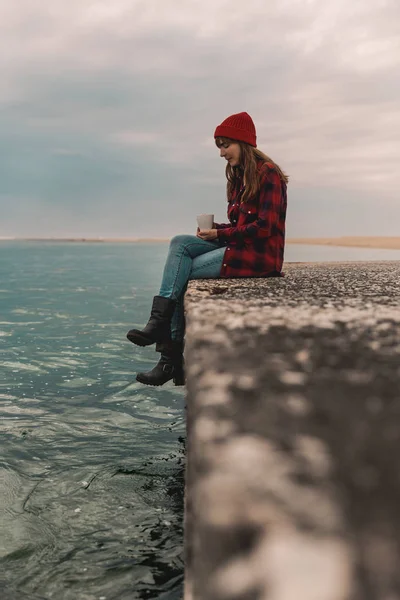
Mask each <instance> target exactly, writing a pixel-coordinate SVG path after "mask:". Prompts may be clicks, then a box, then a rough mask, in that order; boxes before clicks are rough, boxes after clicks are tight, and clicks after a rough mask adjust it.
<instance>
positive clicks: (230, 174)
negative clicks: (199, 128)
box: [215, 137, 289, 202]
mask: <svg viewBox="0 0 400 600" xmlns="http://www.w3.org/2000/svg"><path fill="white" fill-rule="evenodd" d="M232 142H235V143H237V144H239V146H240V165H239V166H238V167H232V166H231V165H230V164H229V163H228V164H227V165H226V169H225V174H226V179H227V186H226V187H227V190H226V191H227V195H228V199H229V197H230V196H231V194H232V192H233V190H234V189H235V186H236V183H237V181H238V179H239V173H238V170H239V169H241V170H242V171H243V175H244V180H245V182H246V188H245V191H244V193H243V196H242V198H241V202H247V201H248V200H249V199H250V198H253V197H254V196H255V195H256V194H257V193H258V192H259V190H260V176H259V173H258V170H257V161H259V160H262V161H263V162H266V163H269V164H270V165H272V167H273V168H274V169H275V171H276V172H277V173H278V175H279V178H280V180H281V181H282V182H283V183H284V184H285V185H287V183H288V181H289V177H288V175H287V174H286V173H285V172H284V171H282V169H281V168H280V167H279V166H278V165H277V164H276V163H275V162H274V161H273V160H272V159H271V158H270V157H269V156H267V155H266V154H264V152H261V150H258V148H254V146H251V145H250V144H246V143H245V142H240V141H237V140H231V139H229V138H225V137H217V138H216V139H215V143H216V145H217V146H218V148H220V147H221V145H222V144H226V143H228V144H231V143H232Z"/></svg>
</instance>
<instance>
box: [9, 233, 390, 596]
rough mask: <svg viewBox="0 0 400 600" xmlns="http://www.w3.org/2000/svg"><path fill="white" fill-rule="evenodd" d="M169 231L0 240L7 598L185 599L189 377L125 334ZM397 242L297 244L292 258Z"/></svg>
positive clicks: (139, 316)
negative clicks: (174, 376)
mask: <svg viewBox="0 0 400 600" xmlns="http://www.w3.org/2000/svg"><path fill="white" fill-rule="evenodd" d="M167 251H168V243H157V244H108V243H88V242H87V243H78V242H74V243H60V242H44V243H39V242H31V243H29V242H16V241H15V242H8V241H7V242H5V241H3V242H0V352H1V354H0V360H1V376H0V377H1V378H0V430H1V454H0V474H1V480H0V481H1V483H0V563H1V564H0V589H1V598H2V600H15V599H16V598H21V599H46V600H47V599H50V598H54V599H55V600H77V599H79V600H100V599H103V600H114V599H115V600H117V599H118V600H128V599H129V600H132V599H135V598H159V599H165V600H166V599H169V600H173V599H174V600H175V599H180V598H182V582H183V528H182V520H183V489H184V487H183V476H184V446H185V408H184V405H185V398H184V389H183V388H180V387H175V386H173V384H172V382H169V383H168V384H166V385H165V386H163V387H160V388H154V387H148V386H143V385H141V384H139V383H137V382H136V381H135V374H136V372H137V371H138V370H148V369H151V368H152V367H153V366H154V365H155V364H156V361H157V360H158V356H159V355H158V354H156V353H155V352H154V347H150V348H139V347H137V346H134V345H133V344H131V343H130V342H128V341H127V340H126V338H125V334H126V332H127V330H128V329H130V328H131V327H133V326H135V325H136V326H138V327H140V326H142V325H143V324H144V323H145V322H146V321H147V318H148V316H149V308H150V305H151V299H152V297H153V296H154V295H155V294H157V293H158V291H159V284H160V279H161V275H162V270H163V266H164V261H165V258H166V254H167ZM385 259H389V260H390V259H393V260H396V259H397V260H399V259H400V251H395V250H393V251H391V250H372V249H359V248H335V247H323V246H299V245H292V246H290V245H288V246H287V248H286V260H288V261H321V260H322V261H329V260H339V261H343V260H385Z"/></svg>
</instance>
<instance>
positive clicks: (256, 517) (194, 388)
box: [185, 262, 400, 600]
mask: <svg viewBox="0 0 400 600" xmlns="http://www.w3.org/2000/svg"><path fill="white" fill-rule="evenodd" d="M285 272H286V277H285V278H281V279H279V278H278V279H230V280H209V281H207V280H202V281H197V282H191V283H190V285H189V289H188V292H187V294H186V300H185V307H186V319H187V338H186V339H187V343H186V364H187V427H188V437H187V444H188V448H187V477H186V490H187V492H186V513H185V549H186V587H185V600H228V599H232V600H233V599H235V600H238V599H240V600H264V599H268V600H270V599H271V600H375V599H379V600H389V599H390V600H394V599H397V598H400V569H399V564H400V543H399V540H400V467H399V457H400V385H399V384H400V311H399V304H400V262H383V263H343V264H339V263H330V264H300V263H297V264H290V265H285Z"/></svg>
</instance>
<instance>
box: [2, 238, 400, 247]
mask: <svg viewBox="0 0 400 600" xmlns="http://www.w3.org/2000/svg"><path fill="white" fill-rule="evenodd" d="M170 239H171V238H90V237H77V238H72V237H70V238H51V237H49V238H39V237H32V238H31V237H0V242H58V243H63V242H64V243H65V242H71V243H82V242H83V243H91V244H95V243H100V244H149V243H151V244H156V243H166V242H169V241H170ZM286 243H287V244H302V245H309V246H347V247H353V248H376V249H378V248H381V249H388V250H400V237H389V236H375V237H373V236H343V237H332V238H329V237H324V238H288V239H287V240H286Z"/></svg>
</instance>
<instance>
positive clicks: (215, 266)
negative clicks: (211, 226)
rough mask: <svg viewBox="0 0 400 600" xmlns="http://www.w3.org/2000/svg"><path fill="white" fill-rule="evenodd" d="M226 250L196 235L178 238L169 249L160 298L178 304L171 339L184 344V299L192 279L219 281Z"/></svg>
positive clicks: (172, 241) (173, 240)
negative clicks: (170, 299)
mask: <svg viewBox="0 0 400 600" xmlns="http://www.w3.org/2000/svg"><path fill="white" fill-rule="evenodd" d="M224 254H225V248H224V247H223V248H221V247H220V246H219V245H218V242H217V241H215V242H214V241H212V242H208V241H205V240H202V239H200V238H198V237H196V236H195V235H176V236H175V237H174V238H172V240H171V242H170V245H169V252H168V256H167V261H166V263H165V267H164V274H163V278H162V282H161V288H160V294H159V295H160V296H163V297H164V298H172V299H173V300H176V307H175V312H174V315H173V317H172V321H171V334H172V339H173V340H176V341H182V340H183V338H184V335H185V317H184V310H183V299H184V296H185V292H186V288H187V284H188V281H189V280H190V279H217V278H218V277H219V274H220V271H221V266H222V261H223V258H224Z"/></svg>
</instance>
